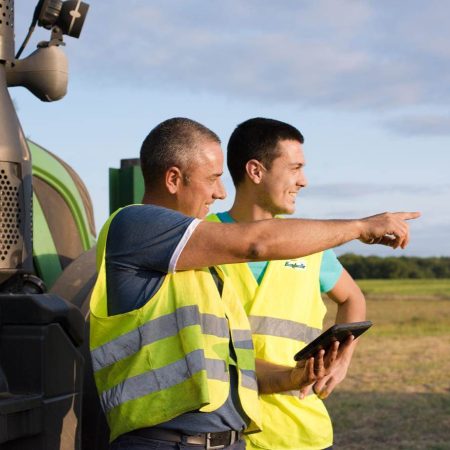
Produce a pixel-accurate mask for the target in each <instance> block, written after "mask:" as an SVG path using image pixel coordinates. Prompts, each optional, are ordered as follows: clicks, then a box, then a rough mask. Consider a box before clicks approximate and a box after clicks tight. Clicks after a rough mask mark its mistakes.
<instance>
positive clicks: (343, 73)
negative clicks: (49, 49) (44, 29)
mask: <svg viewBox="0 0 450 450" xmlns="http://www.w3.org/2000/svg"><path fill="white" fill-rule="evenodd" d="M91 3H92V4H91V9H90V12H89V16H88V19H87V21H86V26H85V30H84V31H83V34H82V36H81V39H80V41H79V42H70V48H71V50H70V51H73V52H76V53H78V55H77V58H74V59H75V61H78V62H77V64H82V63H81V62H80V61H84V63H83V64H84V70H85V73H86V75H87V76H89V77H91V79H92V81H93V82H97V83H98V84H99V85H100V86H101V85H102V84H104V83H107V82H108V80H110V79H111V78H114V79H118V80H120V81H121V82H124V83H127V84H128V85H130V86H132V87H135V88H139V89H142V88H145V87H150V86H151V87H160V88H161V89H181V90H194V91H206V92H212V93H216V94H219V95H225V96H230V97H238V98H243V99H245V98H247V99H250V100H255V99H257V100H259V101H261V102H264V101H269V100H270V101H271V102H274V101H283V102H286V101H287V102H292V103H295V104H298V105H308V106H313V107H315V106H319V107H324V106H331V107H334V108H345V109H349V110H359V109H365V110H371V109H388V110H393V109H396V108H399V107H405V106H409V107H414V106H416V105H423V104H441V105H446V104H448V103H449V102H450V90H448V89H447V88H446V86H448V84H449V81H450V58H449V53H450V50H449V48H450V47H449V46H448V45H447V43H448V42H449V39H450V31H449V30H450V28H449V27H448V26H447V21H446V19H444V18H446V17H448V16H449V13H450V4H449V3H446V2H437V1H434V2H421V1H418V0H415V1H411V2H408V6H407V7H406V6H405V4H404V3H403V2H396V1H393V2H377V3H375V2H368V1H358V2H356V1H351V0H320V1H318V0H315V1H312V0H311V1H306V2H298V1H294V0H290V1H284V2H281V3H280V2H273V1H267V0H251V1H250V0H249V1H246V2H241V1H239V0H228V1H226V2H204V1H199V0H185V1H180V0H178V1H175V0H172V1H171V0H165V1H162V0H159V1H157V0H155V1H152V2H151V3H147V2H142V1H138V0H131V1H128V2H122V1H121V2H119V1H118V0H110V1H108V2H100V1H98V0H97V1H96V2H94V1H92V2H91ZM22 7H23V6H22ZM22 11H24V10H22ZM22 14H23V12H22ZM72 48H73V50H72ZM93 75H95V76H93Z"/></svg>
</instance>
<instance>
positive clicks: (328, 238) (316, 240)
mask: <svg viewBox="0 0 450 450" xmlns="http://www.w3.org/2000/svg"><path fill="white" fill-rule="evenodd" d="M419 216H420V214H419V213H415V212H411V213H408V212H398V213H383V214H377V215H375V216H371V217H366V218H364V219H358V220H305V219H270V220H259V221H257V222H248V223H233V224H224V223H213V222H202V223H200V224H199V225H198V226H197V228H196V229H195V231H194V232H193V234H192V236H191V237H190V239H189V240H188V242H187V244H186V246H185V247H184V249H183V251H182V252H181V254H180V257H179V259H178V262H177V266H176V269H177V270H190V269H197V268H201V267H208V266H214V265H218V264H230V263H238V262H247V261H267V260H274V259H290V258H298V257H301V256H305V255H310V254H312V253H316V252H318V251H322V250H325V249H328V248H332V247H336V246H338V245H341V244H344V243H345V242H348V241H351V240H353V239H359V240H361V241H362V242H364V243H367V244H374V243H377V244H383V245H388V246H390V247H393V248H397V247H401V248H405V247H406V245H408V242H409V227H408V224H407V223H406V221H407V220H409V219H415V218H417V217H419Z"/></svg>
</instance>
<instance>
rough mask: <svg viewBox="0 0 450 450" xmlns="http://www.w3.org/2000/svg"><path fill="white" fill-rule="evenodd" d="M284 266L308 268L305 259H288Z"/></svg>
mask: <svg viewBox="0 0 450 450" xmlns="http://www.w3.org/2000/svg"><path fill="white" fill-rule="evenodd" d="M284 267H290V268H291V269H297V270H306V263H305V262H304V261H286V262H285V263H284Z"/></svg>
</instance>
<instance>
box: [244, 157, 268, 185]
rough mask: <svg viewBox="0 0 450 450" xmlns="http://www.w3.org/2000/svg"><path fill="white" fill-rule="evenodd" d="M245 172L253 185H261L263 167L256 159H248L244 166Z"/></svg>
mask: <svg viewBox="0 0 450 450" xmlns="http://www.w3.org/2000/svg"><path fill="white" fill-rule="evenodd" d="M245 171H246V173H247V176H248V177H249V178H250V180H251V181H252V182H253V183H255V184H259V183H261V180H262V177H263V174H264V171H265V170H264V167H263V165H262V164H261V163H260V162H259V161H258V160H257V159H250V160H249V161H247V164H245Z"/></svg>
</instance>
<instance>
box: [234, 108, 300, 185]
mask: <svg viewBox="0 0 450 450" xmlns="http://www.w3.org/2000/svg"><path fill="white" fill-rule="evenodd" d="M283 140H292V141H298V142H300V144H303V142H304V138H303V135H302V134H301V133H300V131H298V130H297V128H295V127H293V126H292V125H289V124H288V123H285V122H280V121H279V120H274V119H265V118H263V117H255V118H253V119H249V120H246V121H245V122H242V123H241V124H239V125H238V126H237V127H236V128H235V130H234V131H233V133H232V134H231V136H230V140H229V141H228V147H227V165H228V170H229V171H230V174H231V178H232V179H233V183H234V185H235V186H237V185H238V184H239V183H241V182H242V181H243V180H244V179H245V165H246V164H247V162H248V161H250V160H251V159H256V160H258V161H260V162H262V163H263V164H264V165H265V166H266V167H267V168H268V169H270V167H271V165H272V162H273V160H274V159H275V158H276V157H277V156H279V153H278V149H277V145H278V143H279V142H280V141H283Z"/></svg>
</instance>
